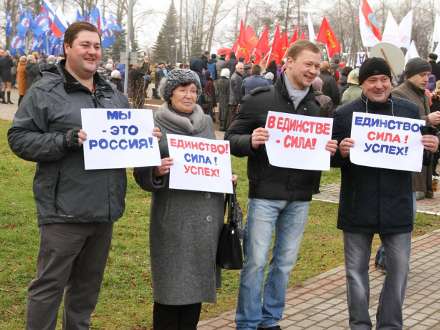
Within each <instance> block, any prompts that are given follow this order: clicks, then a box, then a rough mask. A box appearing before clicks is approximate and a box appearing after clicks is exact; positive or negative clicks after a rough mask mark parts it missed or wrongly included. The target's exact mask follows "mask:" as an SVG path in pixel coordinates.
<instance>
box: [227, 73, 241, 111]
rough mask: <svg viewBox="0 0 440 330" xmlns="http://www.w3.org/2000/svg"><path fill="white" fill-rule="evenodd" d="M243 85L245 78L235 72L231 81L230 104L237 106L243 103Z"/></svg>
mask: <svg viewBox="0 0 440 330" xmlns="http://www.w3.org/2000/svg"><path fill="white" fill-rule="evenodd" d="M242 83H243V76H242V75H240V74H239V73H238V72H234V73H233V74H232V76H231V79H230V80H229V84H230V88H229V104H230V105H237V104H239V103H240V102H241V96H242V92H241V85H242Z"/></svg>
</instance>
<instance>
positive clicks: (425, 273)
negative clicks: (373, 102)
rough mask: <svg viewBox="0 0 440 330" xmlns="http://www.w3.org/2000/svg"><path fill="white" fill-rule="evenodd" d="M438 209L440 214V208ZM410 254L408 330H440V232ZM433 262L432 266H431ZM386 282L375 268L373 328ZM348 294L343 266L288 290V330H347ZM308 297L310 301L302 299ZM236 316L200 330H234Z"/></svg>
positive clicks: (405, 311)
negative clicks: (380, 294)
mask: <svg viewBox="0 0 440 330" xmlns="http://www.w3.org/2000/svg"><path fill="white" fill-rule="evenodd" d="M439 200H440V198H439ZM437 207H438V208H439V212H440V203H439V204H438V206H437ZM428 250H429V253H427V251H428ZM411 253H412V254H411V271H410V276H409V281H408V288H407V291H406V300H405V304H404V307H403V316H404V327H403V329H405V330H417V329H420V330H422V329H434V330H440V230H438V231H435V232H433V233H430V234H427V235H424V236H422V237H418V238H415V239H414V240H413V247H412V252H411ZM428 259H429V260H432V262H427V261H426V260H428ZM427 265H428V266H429V267H426V266H427ZM383 280H384V276H383V275H382V274H380V273H379V272H378V271H376V270H375V269H374V267H371V269H370V284H371V288H372V289H371V296H370V309H369V312H370V315H371V319H372V321H373V324H374V321H375V315H376V310H377V304H378V300H379V293H380V290H381V289H382V285H383ZM335 282H336V283H337V284H335ZM345 290H346V288H345V271H344V269H343V267H337V268H335V269H332V270H330V271H329V272H327V273H323V274H320V275H318V276H317V277H315V278H312V279H309V280H307V281H305V282H304V283H303V285H302V286H296V287H294V288H291V289H289V290H288V292H287V295H286V297H287V299H288V300H287V305H286V309H285V313H284V319H283V320H282V321H281V322H280V324H281V325H282V327H283V330H284V329H286V330H298V329H301V330H302V329H307V330H313V329H316V330H318V329H326V330H340V329H348V311H347V301H346V291H345ZM304 297H306V298H307V299H301V298H304ZM234 316H235V315H234V312H233V311H231V312H228V313H225V314H222V315H221V316H220V317H218V318H214V319H210V320H204V321H201V322H200V326H199V328H198V329H201V330H219V329H221V330H226V329H234V328H235V324H234Z"/></svg>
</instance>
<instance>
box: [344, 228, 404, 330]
mask: <svg viewBox="0 0 440 330" xmlns="http://www.w3.org/2000/svg"><path fill="white" fill-rule="evenodd" d="M373 236H374V234H364V233H349V232H345V231H344V254H345V271H346V276H347V303H348V313H349V315H350V321H349V322H350V329H352V330H370V329H371V328H372V323H371V319H370V315H369V313H368V309H369V307H370V306H369V305H370V281H369V277H368V264H369V261H370V253H371V242H372V240H373ZM380 239H381V240H382V243H383V245H384V247H385V251H386V260H385V268H386V270H387V272H386V274H385V281H384V284H383V287H382V291H381V293H380V298H379V305H378V307H377V314H376V321H377V322H376V329H402V327H403V320H402V306H403V301H404V299H405V290H406V283H407V279H408V273H409V257H410V252H411V233H402V234H387V235H380Z"/></svg>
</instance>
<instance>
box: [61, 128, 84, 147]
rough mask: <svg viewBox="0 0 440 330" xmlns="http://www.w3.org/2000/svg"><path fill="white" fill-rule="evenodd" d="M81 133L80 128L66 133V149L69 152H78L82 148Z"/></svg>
mask: <svg viewBox="0 0 440 330" xmlns="http://www.w3.org/2000/svg"><path fill="white" fill-rule="evenodd" d="M79 131H80V128H72V129H69V130H68V131H67V132H66V134H65V135H64V147H66V148H67V149H69V150H78V149H80V148H81V147H82V145H81V144H80V143H79V136H78V133H79Z"/></svg>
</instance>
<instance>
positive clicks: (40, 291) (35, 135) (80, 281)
mask: <svg viewBox="0 0 440 330" xmlns="http://www.w3.org/2000/svg"><path fill="white" fill-rule="evenodd" d="M64 53H65V55H66V60H65V61H62V62H61V63H60V64H59V65H58V66H56V67H55V66H54V67H52V69H50V71H46V72H43V77H42V78H41V79H40V80H39V81H38V82H36V83H35V84H34V85H33V86H32V88H31V89H30V90H29V91H28V92H27V93H26V95H25V97H24V98H23V101H22V102H21V104H20V107H19V109H18V111H17V113H16V115H15V118H14V122H13V124H12V127H11V128H10V130H9V132H8V139H9V145H10V147H11V149H12V150H13V151H14V152H15V153H16V154H17V155H18V156H19V157H21V158H23V159H25V160H29V161H34V162H36V163H37V169H36V173H35V179H34V196H35V201H36V204H37V214H38V224H39V229H40V251H39V254H38V261H37V275H36V278H35V279H34V280H33V281H32V282H31V284H30V286H29V291H28V293H29V295H28V310H27V329H35V330H41V329H55V327H56V321H57V313H58V309H59V305H60V302H61V299H62V297H63V293H64V292H65V295H64V319H63V323H64V328H65V329H88V328H89V325H90V315H91V313H92V312H93V310H94V308H95V305H96V302H97V299H98V294H99V290H100V286H101V281H102V277H103V273H104V268H105V264H106V261H107V256H108V252H109V248H110V242H111V237H112V228H113V222H115V221H116V220H117V219H118V218H120V217H121V216H122V214H123V212H124V206H125V202H124V200H125V191H126V174H125V170H124V169H111V170H94V171H85V169H84V158H83V150H82V144H83V143H84V141H85V140H86V132H84V131H83V130H82V129H80V127H81V112H80V109H81V108H128V106H129V104H128V101H127V98H126V97H125V96H124V95H122V94H121V93H119V92H118V91H116V90H113V89H112V87H111V86H110V85H109V84H108V83H107V82H105V81H104V80H103V79H102V78H101V77H100V76H99V75H98V74H97V73H96V69H97V67H98V63H99V62H100V60H101V40H100V36H99V34H98V31H97V29H96V27H94V26H93V25H91V24H89V23H85V22H79V23H74V24H72V25H70V26H69V28H68V29H67V31H66V33H65V36H64ZM97 111H99V110H97Z"/></svg>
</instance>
